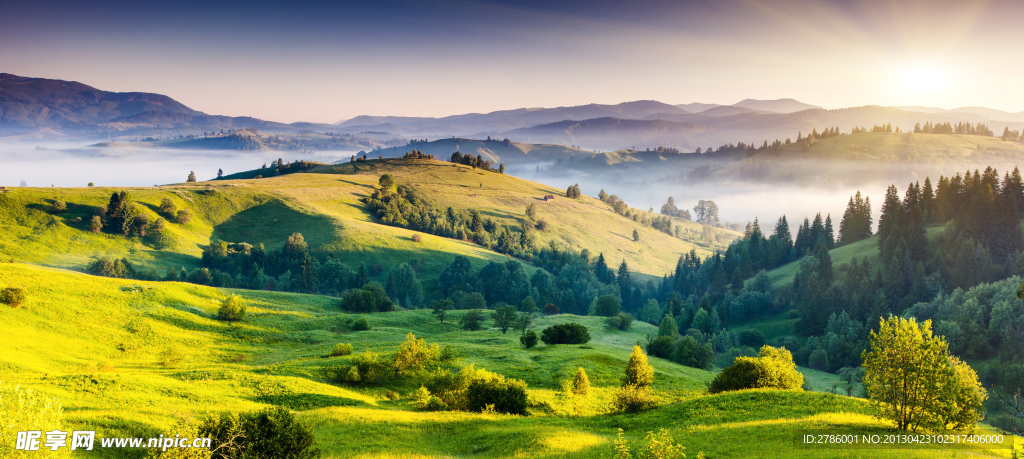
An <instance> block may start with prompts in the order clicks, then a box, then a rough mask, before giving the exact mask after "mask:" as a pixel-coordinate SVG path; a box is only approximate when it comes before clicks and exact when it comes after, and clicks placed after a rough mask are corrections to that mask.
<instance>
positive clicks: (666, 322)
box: [658, 309, 707, 340]
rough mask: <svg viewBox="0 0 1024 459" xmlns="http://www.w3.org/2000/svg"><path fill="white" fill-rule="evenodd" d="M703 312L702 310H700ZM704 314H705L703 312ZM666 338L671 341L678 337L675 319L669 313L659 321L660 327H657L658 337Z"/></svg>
mask: <svg viewBox="0 0 1024 459" xmlns="http://www.w3.org/2000/svg"><path fill="white" fill-rule="evenodd" d="M701 311H703V309H702V310H701ZM705 314H707V313H706V312H705ZM662 336H666V337H669V338H672V339H673V340H675V339H676V337H677V336H679V326H678V325H676V319H675V318H674V317H672V314H671V313H669V314H667V315H665V317H664V318H663V319H661V325H659V326H658V337H662Z"/></svg>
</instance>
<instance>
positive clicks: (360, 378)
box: [334, 351, 395, 384]
mask: <svg viewBox="0 0 1024 459" xmlns="http://www.w3.org/2000/svg"><path fill="white" fill-rule="evenodd" d="M351 363H352V366H351V367H349V368H348V370H342V371H341V372H339V373H337V374H336V375H335V378H334V379H335V380H336V381H338V382H349V383H362V384H376V383H378V382H380V381H383V380H386V379H389V378H391V377H392V376H394V372H395V371H394V362H393V361H392V359H390V358H388V357H387V356H386V355H384V354H380V353H376V352H372V351H366V352H364V353H362V354H356V355H353V356H352V360H351Z"/></svg>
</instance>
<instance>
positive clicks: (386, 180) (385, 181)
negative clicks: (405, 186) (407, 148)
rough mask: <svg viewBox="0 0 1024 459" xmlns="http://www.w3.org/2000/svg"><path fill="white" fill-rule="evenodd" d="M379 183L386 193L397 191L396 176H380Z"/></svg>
mask: <svg viewBox="0 0 1024 459" xmlns="http://www.w3.org/2000/svg"><path fill="white" fill-rule="evenodd" d="M377 183H378V184H379V185H380V189H382V190H384V191H394V190H395V176H394V175H391V174H384V175H382V176H380V180H378V181H377Z"/></svg>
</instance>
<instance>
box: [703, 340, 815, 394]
mask: <svg viewBox="0 0 1024 459" xmlns="http://www.w3.org/2000/svg"><path fill="white" fill-rule="evenodd" d="M803 383H804V377H803V375H801V374H800V372H798V371H796V364H795V363H793V355H792V354H791V353H790V352H789V351H788V350H786V348H774V347H771V346H764V347H762V348H761V352H760V353H759V354H758V356H757V357H737V358H736V360H734V361H733V364H732V366H730V367H726V368H725V369H724V370H722V372H721V373H719V374H718V376H716V377H715V379H714V380H713V381H711V385H710V387H708V392H711V393H712V394H715V393H719V392H725V391H731V390H741V389H786V390H792V389H799V388H801V387H802V386H803Z"/></svg>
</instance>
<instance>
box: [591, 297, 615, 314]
mask: <svg viewBox="0 0 1024 459" xmlns="http://www.w3.org/2000/svg"><path fill="white" fill-rule="evenodd" d="M621 308H622V303H620V302H619V299H618V298H616V297H615V295H601V296H599V297H597V298H596V299H594V306H593V310H594V312H593V315H595V316H604V317H612V316H614V315H616V314H618V313H619V310H620V309H621Z"/></svg>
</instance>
